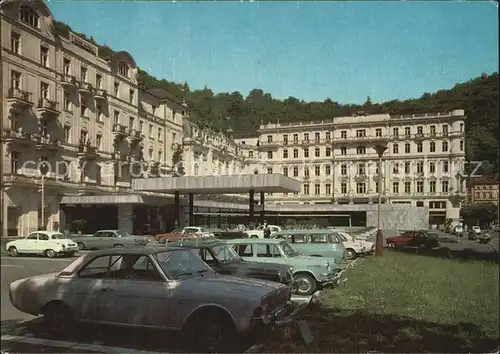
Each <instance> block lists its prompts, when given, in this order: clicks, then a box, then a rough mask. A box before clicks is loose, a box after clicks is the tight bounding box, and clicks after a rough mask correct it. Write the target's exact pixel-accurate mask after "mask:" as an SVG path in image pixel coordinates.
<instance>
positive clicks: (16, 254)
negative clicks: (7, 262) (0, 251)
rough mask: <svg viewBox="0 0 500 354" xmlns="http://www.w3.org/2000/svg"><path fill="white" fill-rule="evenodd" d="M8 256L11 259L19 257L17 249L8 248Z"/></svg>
mask: <svg viewBox="0 0 500 354" xmlns="http://www.w3.org/2000/svg"><path fill="white" fill-rule="evenodd" d="M9 255H10V256H11V257H17V256H19V252H18V251H17V248H15V247H14V246H11V247H9Z"/></svg>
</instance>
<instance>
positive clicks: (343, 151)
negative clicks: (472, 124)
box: [249, 140, 465, 159]
mask: <svg viewBox="0 0 500 354" xmlns="http://www.w3.org/2000/svg"><path fill="white" fill-rule="evenodd" d="M416 145H417V151H416V152H417V153H421V152H424V143H423V142H418V143H417V144H416ZM464 147H465V143H464V141H463V140H460V147H459V149H460V151H464ZM448 151H449V143H448V141H442V142H441V152H448ZM347 152H348V149H347V147H341V148H340V155H347ZM392 152H393V153H394V154H399V144H397V143H394V144H392ZM404 152H405V154H411V153H412V151H411V144H410V143H406V144H405V145H404ZM428 152H437V150H436V142H435V141H430V142H429V151H428ZM292 153H293V158H298V157H299V149H293V150H292ZM356 154H357V155H364V154H366V146H358V147H356ZM324 156H325V157H330V156H332V148H331V147H326V148H325V155H324ZM249 157H250V158H253V157H254V156H253V151H249ZM282 157H283V158H284V159H288V158H289V151H288V149H284V150H283V155H282ZM303 157H304V158H308V157H310V156H309V148H304V149H303ZM314 157H321V150H320V148H319V147H317V148H314ZM267 158H268V159H273V158H274V152H273V151H268V152H267Z"/></svg>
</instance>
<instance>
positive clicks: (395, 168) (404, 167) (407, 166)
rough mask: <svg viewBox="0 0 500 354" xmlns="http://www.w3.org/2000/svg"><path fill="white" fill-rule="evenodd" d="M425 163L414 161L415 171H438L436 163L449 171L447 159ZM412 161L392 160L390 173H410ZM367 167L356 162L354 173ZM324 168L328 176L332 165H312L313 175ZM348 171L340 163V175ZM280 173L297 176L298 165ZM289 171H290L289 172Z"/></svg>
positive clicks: (305, 172) (271, 170) (306, 171)
mask: <svg viewBox="0 0 500 354" xmlns="http://www.w3.org/2000/svg"><path fill="white" fill-rule="evenodd" d="M425 165H426V163H424V161H417V162H416V173H425V172H428V173H437V171H438V168H437V167H438V165H440V169H439V171H440V172H442V173H450V162H449V161H438V162H436V161H432V162H428V163H427V165H428V169H427V171H426V169H425V168H424V167H425ZM411 167H412V162H410V161H406V162H401V163H400V162H394V163H393V164H392V173H393V174H400V173H401V171H404V173H405V174H410V173H411V172H412V168H411ZM368 168H369V165H367V164H366V163H358V164H356V174H357V175H366V174H367V173H368V171H367V170H368ZM322 169H323V170H324V175H325V176H330V175H331V174H332V166H331V165H326V166H319V165H317V166H314V167H313V171H314V175H315V176H321V170H322ZM302 171H303V175H304V176H305V177H309V176H310V170H309V167H303V168H302ZM348 171H349V165H348V164H342V165H340V175H342V176H347V175H348ZM281 172H282V174H283V175H285V176H289V175H290V174H291V175H292V176H293V177H298V176H299V167H298V166H293V167H282V171H281ZM290 172H291V173H290ZM267 173H268V174H272V173H274V168H273V167H268V168H267ZM375 174H378V166H376V167H375Z"/></svg>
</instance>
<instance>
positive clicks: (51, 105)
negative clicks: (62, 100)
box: [36, 98, 61, 118]
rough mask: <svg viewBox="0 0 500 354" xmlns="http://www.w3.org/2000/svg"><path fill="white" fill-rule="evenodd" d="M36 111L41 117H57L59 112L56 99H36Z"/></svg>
mask: <svg viewBox="0 0 500 354" xmlns="http://www.w3.org/2000/svg"><path fill="white" fill-rule="evenodd" d="M36 110H37V112H38V113H40V115H42V117H43V118H49V117H51V118H57V116H59V114H61V110H60V109H59V103H58V102H56V101H51V100H49V99H47V98H40V99H39V100H38V107H37V109H36Z"/></svg>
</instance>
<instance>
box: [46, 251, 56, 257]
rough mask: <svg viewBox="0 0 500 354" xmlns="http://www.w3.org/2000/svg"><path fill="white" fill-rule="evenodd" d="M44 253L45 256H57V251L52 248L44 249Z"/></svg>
mask: <svg viewBox="0 0 500 354" xmlns="http://www.w3.org/2000/svg"><path fill="white" fill-rule="evenodd" d="M44 253H45V256H47V257H49V258H55V257H56V256H57V253H56V251H54V250H46V251H45V252H44Z"/></svg>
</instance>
